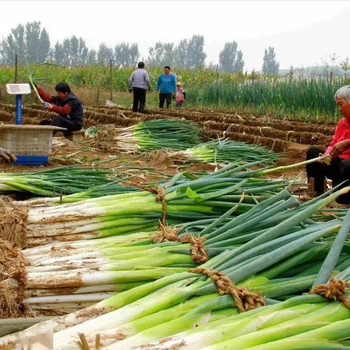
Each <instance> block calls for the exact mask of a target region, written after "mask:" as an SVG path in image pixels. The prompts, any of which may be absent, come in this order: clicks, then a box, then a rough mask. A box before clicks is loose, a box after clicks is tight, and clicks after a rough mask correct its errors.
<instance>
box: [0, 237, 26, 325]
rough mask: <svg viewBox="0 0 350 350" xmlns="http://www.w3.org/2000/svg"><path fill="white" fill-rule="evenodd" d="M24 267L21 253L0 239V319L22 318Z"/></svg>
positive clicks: (24, 281) (24, 284)
mask: <svg viewBox="0 0 350 350" xmlns="http://www.w3.org/2000/svg"><path fill="white" fill-rule="evenodd" d="M26 265H28V262H27V260H26V258H25V256H24V254H23V253H22V251H21V250H20V249H19V248H18V247H13V246H12V245H11V243H9V242H7V241H5V240H3V239H0V318H3V317H18V316H23V314H24V312H25V310H24V308H23V304H22V303H23V299H24V290H25V286H26V282H27V270H26ZM16 282H17V283H16Z"/></svg>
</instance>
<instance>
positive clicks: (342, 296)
mask: <svg viewBox="0 0 350 350" xmlns="http://www.w3.org/2000/svg"><path fill="white" fill-rule="evenodd" d="M349 287H350V282H345V281H343V280H339V279H336V278H331V280H330V281H329V283H327V284H319V285H318V286H315V287H314V288H313V289H312V290H311V291H310V294H318V295H322V296H324V297H326V298H327V299H331V300H338V301H341V302H342V303H343V304H344V306H346V307H347V308H348V309H350V298H349V297H348V296H347V292H348V290H349Z"/></svg>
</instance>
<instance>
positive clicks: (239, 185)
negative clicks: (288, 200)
mask: <svg viewBox="0 0 350 350" xmlns="http://www.w3.org/2000/svg"><path fill="white" fill-rule="evenodd" d="M251 164H254V163H251ZM251 164H245V165H240V166H237V164H231V165H229V166H227V167H225V168H223V169H221V170H220V171H218V172H216V173H213V174H210V175H206V176H203V177H201V178H198V179H186V177H185V175H186V174H183V173H179V174H177V175H175V176H174V178H173V179H171V180H170V181H169V182H168V183H166V184H164V185H163V187H162V188H160V189H158V190H157V191H158V192H159V193H158V195H157V196H156V195H155V194H153V193H151V192H148V191H139V192H132V193H125V194H119V195H111V196H106V197H100V198H91V199H88V200H85V201H80V202H76V203H69V204H64V205H60V206H52V207H44V208H40V207H38V208H36V207H29V209H28V217H27V222H26V230H27V233H26V237H27V246H36V245H42V244H47V243H49V242H52V241H55V240H61V241H75V240H81V239H92V238H100V237H106V236H112V235H119V234H126V233H133V232H140V231H154V230H155V229H156V228H157V227H158V224H159V220H161V219H162V218H163V217H164V214H165V213H164V212H165V211H166V218H167V221H168V222H169V224H175V223H181V222H186V221H193V220H198V219H207V218H210V217H215V216H219V215H221V214H222V213H224V212H225V211H226V210H227V209H228V208H231V207H232V206H235V205H236V204H237V203H238V202H239V201H240V198H241V194H242V191H243V192H244V193H245V194H246V196H244V199H243V203H241V204H240V206H239V208H237V210H236V211H235V214H236V215H237V214H241V213H244V212H246V211H247V210H249V209H250V208H252V207H253V206H254V204H255V200H256V199H255V198H254V197H255V196H257V197H259V198H260V200H261V198H267V197H269V196H271V195H273V194H274V193H276V191H278V190H280V189H282V188H284V187H285V186H286V184H285V183H284V182H282V181H272V180H260V179H251V178H250V176H251V175H252V174H254V173H255V172H256V171H250V170H247V171H241V170H244V169H247V168H248V169H249V167H250V166H251ZM160 199H161V200H160ZM165 205H166V209H165V208H164V207H165Z"/></svg>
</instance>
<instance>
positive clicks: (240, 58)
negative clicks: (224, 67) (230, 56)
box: [233, 50, 244, 73]
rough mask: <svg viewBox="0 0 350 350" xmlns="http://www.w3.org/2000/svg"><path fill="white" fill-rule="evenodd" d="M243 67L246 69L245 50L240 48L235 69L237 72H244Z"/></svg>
mask: <svg viewBox="0 0 350 350" xmlns="http://www.w3.org/2000/svg"><path fill="white" fill-rule="evenodd" d="M243 69H244V60H243V52H242V51H241V50H238V51H237V57H236V60H235V64H234V67H233V71H234V72H235V73H242V72H243Z"/></svg>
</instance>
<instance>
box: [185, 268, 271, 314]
mask: <svg viewBox="0 0 350 350" xmlns="http://www.w3.org/2000/svg"><path fill="white" fill-rule="evenodd" d="M189 271H190V272H192V273H199V274H202V275H205V276H207V277H210V278H211V280H212V281H213V282H214V284H215V286H216V288H217V290H218V292H219V294H221V295H225V294H231V295H232V297H233V300H234V302H235V304H236V307H237V309H238V310H239V312H245V311H249V310H253V309H256V308H258V307H261V306H265V305H266V303H265V300H264V298H263V297H262V296H261V295H260V293H259V292H251V291H250V290H249V289H247V288H245V287H238V286H236V285H235V284H234V283H233V282H232V281H231V280H230V279H229V278H228V277H227V276H225V275H224V274H223V273H222V272H220V271H214V270H206V269H204V268H201V267H196V268H194V269H190V270H189Z"/></svg>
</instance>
